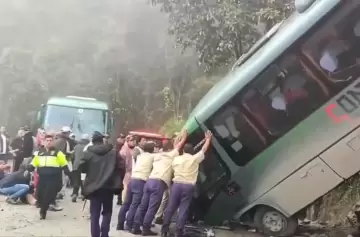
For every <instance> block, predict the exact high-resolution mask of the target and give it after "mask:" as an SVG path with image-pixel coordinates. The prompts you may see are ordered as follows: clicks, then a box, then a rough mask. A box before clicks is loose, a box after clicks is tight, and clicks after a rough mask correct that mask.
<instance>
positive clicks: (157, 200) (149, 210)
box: [134, 179, 167, 231]
mask: <svg viewBox="0 0 360 237" xmlns="http://www.w3.org/2000/svg"><path fill="white" fill-rule="evenodd" d="M166 189H167V185H166V183H165V182H164V181H162V180H160V179H149V180H148V181H146V184H145V187H144V194H143V197H142V199H141V204H140V206H139V208H138V209H137V211H136V214H135V218H134V229H135V230H139V229H140V226H141V225H142V227H143V231H148V230H150V229H151V223H152V221H153V220H154V217H155V214H156V212H157V210H158V209H159V206H160V204H161V200H162V196H163V194H164V191H165V190H166Z"/></svg>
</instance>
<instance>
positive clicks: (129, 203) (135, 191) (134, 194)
mask: <svg viewBox="0 0 360 237" xmlns="http://www.w3.org/2000/svg"><path fill="white" fill-rule="evenodd" d="M144 186H145V181H144V180H141V179H131V180H130V183H129V185H128V188H127V191H126V197H125V201H124V203H123V205H122V206H121V208H120V211H119V216H118V226H121V227H124V222H125V218H126V226H127V229H129V230H131V229H132V227H133V222H134V216H135V213H136V211H137V209H138V207H139V205H140V203H141V198H142V196H143V190H144ZM126 213H127V215H126Z"/></svg>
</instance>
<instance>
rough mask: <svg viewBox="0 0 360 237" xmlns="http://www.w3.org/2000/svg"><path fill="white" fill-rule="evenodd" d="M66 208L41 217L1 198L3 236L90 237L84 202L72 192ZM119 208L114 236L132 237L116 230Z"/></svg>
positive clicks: (240, 236)
mask: <svg viewBox="0 0 360 237" xmlns="http://www.w3.org/2000/svg"><path fill="white" fill-rule="evenodd" d="M59 204H60V205H61V206H62V207H64V210H63V211H61V212H49V214H48V217H47V218H48V219H47V220H45V221H41V220H39V215H38V209H36V208H35V207H32V206H28V205H9V204H7V203H5V201H4V198H3V197H0V223H1V225H0V236H9V237H10V236H11V237H20V236H21V237H30V236H37V237H40V236H69V237H70V236H74V237H75V236H76V237H80V236H84V237H88V236H89V233H90V232H89V220H88V219H86V218H84V217H83V215H84V214H85V213H83V212H82V205H83V203H82V202H78V203H72V202H71V201H70V198H69V195H67V197H66V198H65V200H63V201H61V202H59ZM118 210H119V207H117V206H116V207H114V216H113V221H112V228H111V233H110V235H111V236H112V237H116V236H119V237H120V236H121V237H131V236H133V235H132V234H129V233H126V232H117V231H116V230H115V224H116V219H117V218H116V215H117V213H118ZM215 233H216V237H225V236H226V237H259V235H257V234H253V233H248V232H246V231H240V232H238V233H231V232H228V231H217V230H216V231H215Z"/></svg>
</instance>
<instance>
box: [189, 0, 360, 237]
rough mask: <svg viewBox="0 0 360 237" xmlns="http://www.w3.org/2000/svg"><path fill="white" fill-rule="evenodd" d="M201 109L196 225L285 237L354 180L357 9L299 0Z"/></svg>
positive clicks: (359, 162) (194, 134)
mask: <svg viewBox="0 0 360 237" xmlns="http://www.w3.org/2000/svg"><path fill="white" fill-rule="evenodd" d="M295 8H296V11H295V12H294V13H293V15H291V16H290V17H289V18H288V19H287V20H285V21H283V22H281V23H279V24H278V25H276V26H275V27H274V28H273V29H272V30H271V31H270V32H269V33H268V34H266V35H265V36H264V38H262V39H261V40H260V41H259V42H258V43H257V44H255V45H254V47H253V48H252V49H250V51H249V52H248V53H247V54H246V55H244V56H243V57H241V58H240V59H239V61H238V62H237V63H236V64H235V66H234V68H233V70H232V71H231V72H230V73H229V74H228V75H227V76H226V78H224V79H223V80H222V81H220V82H219V83H218V84H216V85H215V86H214V87H213V88H212V89H211V90H210V91H209V92H208V94H207V95H206V96H205V97H204V98H203V99H202V100H201V101H200V102H199V104H198V105H197V106H196V108H195V109H194V111H193V112H192V114H191V115H190V117H189V119H188V121H187V124H186V125H185V128H186V129H187V130H188V131H189V141H190V142H191V143H193V144H198V143H199V142H200V141H201V140H202V139H203V133H204V131H205V130H207V129H209V130H211V131H212V132H213V133H214V139H213V142H212V147H211V149H210V151H209V152H208V153H207V155H206V159H205V161H204V162H203V164H202V165H201V170H200V174H199V180H198V192H197V196H196V199H195V205H194V206H195V210H196V213H197V218H198V219H202V220H203V221H204V222H205V223H207V224H211V225H221V224H222V223H223V222H224V221H226V220H237V221H241V222H250V223H253V224H254V225H255V226H256V227H257V228H259V229H261V230H262V231H263V232H265V233H266V234H271V235H273V236H291V235H292V234H293V233H294V232H295V230H296V227H297V224H298V219H297V215H298V214H299V213H300V212H301V211H302V210H304V208H306V207H307V206H309V205H310V204H311V203H313V202H314V201H315V200H317V199H318V198H320V197H322V196H323V195H324V194H326V193H328V192H329V191H331V190H332V189H334V188H335V187H336V186H338V185H339V184H341V183H342V182H343V181H344V180H346V179H348V178H350V177H351V176H353V175H354V174H356V173H357V172H359V171H360V154H359V150H360V127H359V126H360V117H359V115H360V109H359V107H360V0H298V1H295Z"/></svg>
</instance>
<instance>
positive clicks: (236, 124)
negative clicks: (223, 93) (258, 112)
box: [207, 98, 266, 166]
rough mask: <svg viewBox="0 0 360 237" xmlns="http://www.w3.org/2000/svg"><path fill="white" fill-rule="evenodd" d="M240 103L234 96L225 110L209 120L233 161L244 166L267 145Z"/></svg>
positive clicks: (214, 132) (210, 125) (211, 127)
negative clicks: (241, 108) (242, 111)
mask: <svg viewBox="0 0 360 237" xmlns="http://www.w3.org/2000/svg"><path fill="white" fill-rule="evenodd" d="M239 109H240V107H239V103H237V99H236V98H234V99H233V100H232V101H231V102H230V104H229V105H228V106H227V107H225V108H224V109H223V110H221V111H219V112H218V113H216V114H215V116H214V117H212V118H210V120H209V121H208V122H207V127H208V128H209V129H210V130H211V131H212V132H213V134H214V136H215V138H216V139H217V140H218V141H219V143H220V145H221V146H222V147H223V148H224V149H225V150H226V152H227V153H228V155H229V156H230V157H231V158H232V159H233V161H234V162H235V163H236V164H237V165H239V166H244V165H246V164H247V163H248V162H249V161H251V160H252V159H253V158H254V157H255V156H256V155H257V154H259V153H260V152H261V151H263V150H264V149H265V147H266V144H265V140H264V139H263V138H262V137H261V134H260V132H259V131H258V130H257V129H256V128H255V126H253V125H252V124H251V122H250V121H249V120H248V119H247V118H246V117H245V115H243V114H242V113H241V112H240V110H239Z"/></svg>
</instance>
